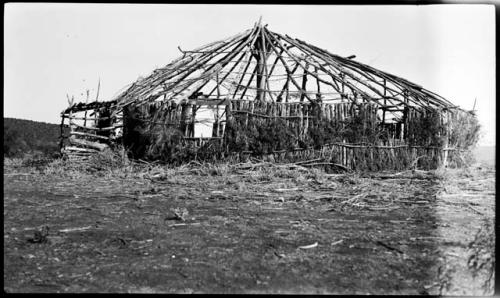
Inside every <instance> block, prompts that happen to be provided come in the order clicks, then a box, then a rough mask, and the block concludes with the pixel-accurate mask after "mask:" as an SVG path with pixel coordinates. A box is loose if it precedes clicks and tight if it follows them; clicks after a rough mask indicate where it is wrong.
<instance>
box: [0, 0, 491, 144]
mask: <svg viewBox="0 0 500 298" xmlns="http://www.w3.org/2000/svg"><path fill="white" fill-rule="evenodd" d="M260 16H262V19H263V23H265V24H268V29H269V30H271V31H274V32H277V33H284V34H288V35H290V36H292V37H296V38H299V39H302V40H305V41H307V42H309V43H312V44H314V45H316V46H319V47H321V48H324V49H327V50H328V51H330V52H332V53H335V54H339V55H345V56H348V55H351V54H354V55H356V60H357V61H360V62H363V63H366V64H370V65H371V66H373V67H375V68H378V69H380V70H384V71H387V72H390V73H393V74H395V75H398V76H401V77H404V78H406V79H408V80H410V81H413V82H415V83H417V84H419V85H422V86H424V87H425V88H426V89H429V90H431V91H434V92H436V93H438V94H440V95H442V96H444V97H445V98H447V99H449V100H450V101H452V102H453V103H456V104H458V105H459V106H461V107H462V108H464V109H468V110H470V109H472V107H473V104H474V98H477V103H476V110H477V111H478V116H479V119H480V121H481V124H482V125H483V132H484V136H483V138H482V139H481V141H480V144H482V145H494V144H495V27H494V26H495V10H494V7H493V6H491V5H490V6H488V5H431V6H426V5H423V6H422V5H421V6H413V5H409V6H400V5H398V6H333V5H326V6H321V5H314V6H312V5H311V6H304V5H195V4H190V5H170V4H168V5H165V4H163V5H137V4H106V5H104V4H18V3H10V4H6V5H5V26H4V28H5V29H4V30H5V31H4V38H5V43H4V44H5V48H4V52H5V56H4V59H5V60H4V65H5V66H4V67H5V68H4V86H5V88H4V117H15V118H22V119H30V120H36V121H44V122H49V123H60V118H59V113H60V112H61V111H62V110H63V109H64V108H66V107H67V105H68V103H67V100H66V94H68V95H70V96H74V97H75V99H76V100H77V101H78V100H82V101H84V100H85V90H87V89H89V90H90V94H91V99H92V100H94V99H95V96H96V89H97V82H98V79H99V78H100V80H101V89H100V94H99V99H100V100H110V99H112V98H113V97H114V96H115V95H117V94H118V93H119V91H121V90H123V89H124V88H125V87H127V86H128V85H129V84H131V83H133V82H134V81H135V80H137V78H138V77H139V76H147V75H149V74H150V73H151V72H152V71H153V70H154V69H156V68H159V67H163V66H165V65H166V64H168V63H169V62H170V61H171V60H173V59H175V58H177V57H178V56H180V52H179V50H178V49H177V46H180V47H181V48H182V49H183V50H187V49H192V48H196V47H198V46H201V45H203V44H207V43H210V42H212V41H215V40H220V39H222V38H225V37H229V36H231V35H234V34H237V33H239V32H241V31H244V30H246V29H249V28H251V27H252V26H253V25H254V23H255V22H256V21H257V20H258V19H259V17H260Z"/></svg>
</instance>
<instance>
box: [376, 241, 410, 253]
mask: <svg viewBox="0 0 500 298" xmlns="http://www.w3.org/2000/svg"><path fill="white" fill-rule="evenodd" d="M375 243H377V244H378V245H382V246H383V247H385V248H387V249H388V250H393V251H396V252H398V253H400V254H404V252H402V251H401V250H399V249H397V248H395V247H392V246H389V245H387V244H385V243H384V242H382V241H375Z"/></svg>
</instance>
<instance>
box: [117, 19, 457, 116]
mask: <svg viewBox="0 0 500 298" xmlns="http://www.w3.org/2000/svg"><path fill="white" fill-rule="evenodd" d="M179 50H181V49H180V48H179ZM181 52H182V53H183V55H182V56H181V57H179V58H177V59H176V60H174V61H172V62H171V63H169V64H168V65H167V66H165V67H163V68H159V69H156V70H155V71H153V73H152V74H151V75H149V76H148V77H146V78H142V79H139V80H138V81H136V82H135V83H134V84H132V86H130V87H129V88H128V89H127V90H126V91H125V92H123V93H122V94H120V95H119V96H118V97H117V98H116V99H117V101H118V103H119V106H121V107H123V106H125V105H128V104H131V103H137V104H141V103H146V102H152V101H175V102H177V103H179V102H182V101H186V100H189V99H195V98H196V99H206V100H220V99H250V100H264V101H278V102H282V101H289V102H295V101H297V102H338V101H355V102H361V101H366V102H373V103H376V104H377V105H379V106H380V107H386V108H387V109H390V108H401V107H405V106H415V107H422V108H457V106H455V105H454V104H452V103H451V102H449V101H448V100H446V99H445V98H443V97H441V96H439V95H437V94H435V93H434V92H431V91H429V90H427V89H424V88H423V87H421V86H419V85H417V84H415V83H412V82H409V81H407V80H405V79H403V78H401V77H398V76H395V75H393V74H390V73H387V72H384V71H380V70H377V69H375V68H373V67H371V66H368V65H366V64H363V63H360V62H357V61H354V60H352V59H350V58H351V57H349V58H346V57H341V56H339V55H335V54H332V53H330V52H329V51H327V50H324V49H321V48H319V47H316V46H314V45H311V44H309V43H307V42H305V41H302V40H300V39H297V38H292V37H290V36H288V35H282V34H279V33H275V32H272V31H270V30H268V29H267V25H265V26H264V25H262V24H261V22H260V20H259V22H258V23H256V24H255V25H254V27H253V28H252V29H249V30H246V31H244V32H242V33H239V34H236V35H234V36H231V37H228V38H226V39H223V40H220V41H216V42H212V43H210V44H207V45H204V46H201V47H199V48H197V49H194V50H191V51H183V50H181Z"/></svg>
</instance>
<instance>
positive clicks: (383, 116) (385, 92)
mask: <svg viewBox="0 0 500 298" xmlns="http://www.w3.org/2000/svg"><path fill="white" fill-rule="evenodd" d="M386 97H387V86H386V79H384V108H383V109H382V124H385V109H386V105H387V98H386Z"/></svg>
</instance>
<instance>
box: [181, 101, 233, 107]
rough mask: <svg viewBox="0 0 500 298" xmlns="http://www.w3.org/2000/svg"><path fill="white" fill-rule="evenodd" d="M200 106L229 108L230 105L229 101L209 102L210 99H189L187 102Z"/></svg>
mask: <svg viewBox="0 0 500 298" xmlns="http://www.w3.org/2000/svg"><path fill="white" fill-rule="evenodd" d="M182 103H188V104H193V105H198V106H227V105H228V104H229V100H227V99H225V100H209V99H188V100H187V101H186V102H182Z"/></svg>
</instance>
